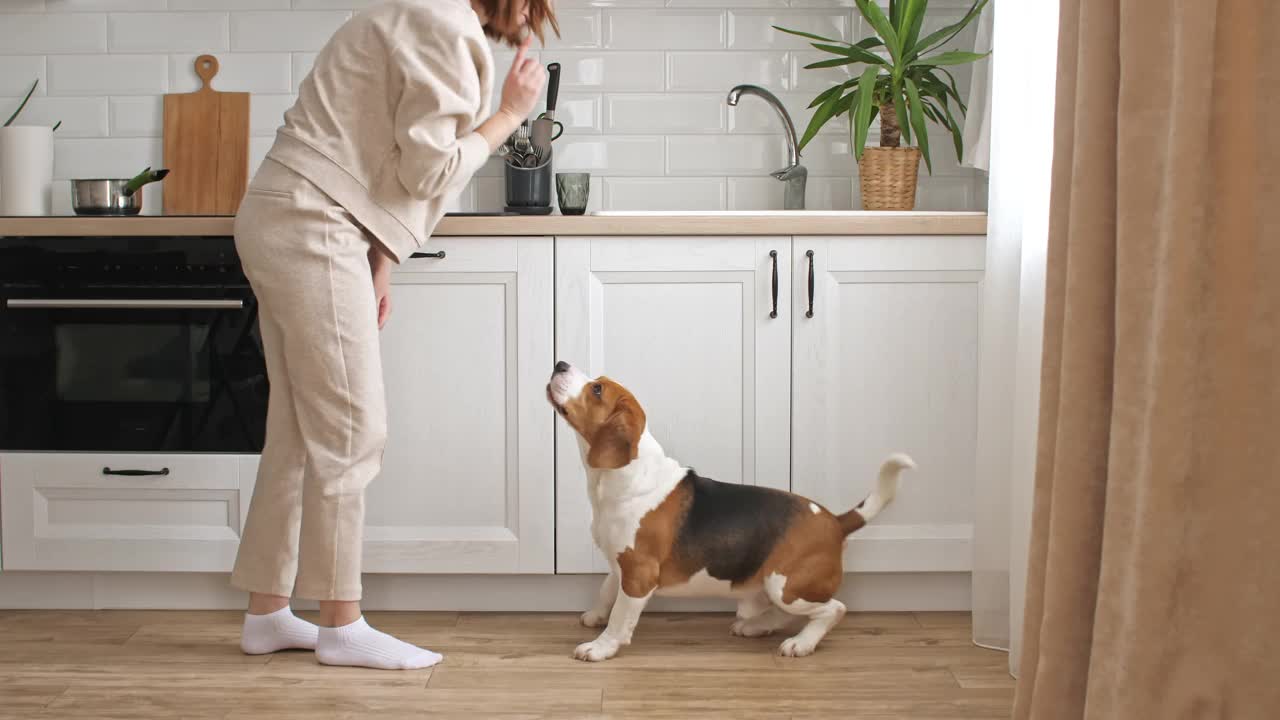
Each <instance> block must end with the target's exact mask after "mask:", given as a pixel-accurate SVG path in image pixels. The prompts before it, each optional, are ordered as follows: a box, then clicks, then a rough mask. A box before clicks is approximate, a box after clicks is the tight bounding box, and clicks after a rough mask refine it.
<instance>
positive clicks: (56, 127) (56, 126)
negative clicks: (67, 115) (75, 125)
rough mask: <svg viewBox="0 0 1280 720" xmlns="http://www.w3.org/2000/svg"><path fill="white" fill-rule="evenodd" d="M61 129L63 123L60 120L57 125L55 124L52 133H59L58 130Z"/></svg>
mask: <svg viewBox="0 0 1280 720" xmlns="http://www.w3.org/2000/svg"><path fill="white" fill-rule="evenodd" d="M60 127H62V121H61V120H59V121H58V122H56V123H54V124H53V130H51V131H50V132H58V128H60Z"/></svg>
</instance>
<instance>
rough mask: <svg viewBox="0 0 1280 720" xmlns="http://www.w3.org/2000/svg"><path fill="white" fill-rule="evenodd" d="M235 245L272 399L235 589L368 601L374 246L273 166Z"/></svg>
mask: <svg viewBox="0 0 1280 720" xmlns="http://www.w3.org/2000/svg"><path fill="white" fill-rule="evenodd" d="M235 237H236V250H237V252H238V253H239V254H240V259H241V262H242V263H243V265H244V270H245V274H246V275H247V276H248V278H249V283H250V284H251V285H252V286H253V290H254V293H255V294H256V295H257V297H258V302H259V311H258V321H259V324H260V327H261V332H262V344H263V349H264V351H265V354H266V362H267V375H268V378H269V379H270V382H271V397H270V400H269V402H268V409H267V438H266V447H265V448H264V449H263V452H262V463H261V465H260V466H259V469H258V479H257V486H256V487H255V488H254V491H253V502H252V503H251V505H250V506H249V518H248V521H247V522H246V524H245V527H244V533H243V536H242V537H241V542H240V552H239V556H238V557H237V558H236V566H235V571H234V573H233V574H232V576H231V582H232V584H233V585H235V586H236V587H238V588H241V589H243V590H248V591H251V592H257V593H267V594H271V595H284V596H289V595H293V594H296V595H297V596H298V597H303V598H308V599H313V600H359V599H360V594H361V588H360V553H361V543H362V536H363V531H364V490H365V487H366V486H367V485H368V484H369V481H370V480H372V479H373V477H374V476H375V475H377V474H378V471H379V470H380V469H381V465H382V449H383V445H384V443H385V442H386V434H387V429H386V414H387V411H386V398H385V394H384V391H383V384H382V362H381V356H380V352H379V347H378V321H377V310H376V307H375V300H374V289H373V279H372V276H371V274H370V270H369V259H368V252H369V248H370V247H371V243H372V242H373V241H372V240H371V238H370V237H369V236H367V235H366V234H365V232H364V230H363V229H362V228H361V227H360V226H359V225H358V224H357V223H356V222H355V220H354V219H353V218H352V217H351V216H350V215H349V214H348V213H347V212H346V211H345V210H343V209H342V208H341V207H338V206H336V205H334V203H333V201H332V200H330V199H329V197H328V196H326V195H325V194H324V193H323V192H321V191H320V190H319V189H318V188H316V187H315V186H314V185H312V184H311V183H310V182H308V181H307V180H306V179H305V178H303V177H301V176H299V175H297V174H296V173H294V172H293V171H291V170H289V169H288V168H286V167H284V166H283V165H280V164H278V163H276V162H273V161H271V160H267V161H266V162H265V163H264V164H263V166H262V168H261V169H260V170H259V171H258V174H257V175H256V176H255V177H254V179H253V182H252V183H251V185H250V188H249V192H248V194H247V195H246V197H245V199H244V202H243V204H242V205H241V207H240V212H239V214H238V215H237V217H236V224H235ZM295 579H296V581H297V584H296V586H295V582H294V581H295Z"/></svg>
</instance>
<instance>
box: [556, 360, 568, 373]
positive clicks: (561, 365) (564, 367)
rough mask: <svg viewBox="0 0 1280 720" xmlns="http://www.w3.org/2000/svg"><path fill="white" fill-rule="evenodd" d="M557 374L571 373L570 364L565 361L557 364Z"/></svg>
mask: <svg viewBox="0 0 1280 720" xmlns="http://www.w3.org/2000/svg"><path fill="white" fill-rule="evenodd" d="M556 372H558V373H562V372H569V363H567V362H565V361H563V360H561V361H560V362H558V363H556Z"/></svg>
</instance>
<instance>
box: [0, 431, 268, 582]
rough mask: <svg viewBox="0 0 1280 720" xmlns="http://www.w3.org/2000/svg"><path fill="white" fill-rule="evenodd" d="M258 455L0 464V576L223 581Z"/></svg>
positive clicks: (27, 459) (36, 458)
mask: <svg viewBox="0 0 1280 720" xmlns="http://www.w3.org/2000/svg"><path fill="white" fill-rule="evenodd" d="M257 469H258V457H257V456H256V455H148V454H137V455H133V454H95V453H48V454H46V453H11V454H5V455H0V480H2V483H3V484H0V511H2V512H3V517H0V532H3V535H4V567H5V569H6V570H66V571H94V570H106V571H168V572H230V571H231V566H232V565H233V564H234V563H235V558H236V548H237V547H238V546H239V542H240V530H241V528H242V527H244V518H245V514H246V513H247V512H248V510H249V498H250V497H251V496H252V494H253V481H254V477H255V475H256V474H257Z"/></svg>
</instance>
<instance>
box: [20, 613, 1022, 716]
mask: <svg viewBox="0 0 1280 720" xmlns="http://www.w3.org/2000/svg"><path fill="white" fill-rule="evenodd" d="M304 615H305V614H304ZM311 616H312V617H314V615H313V614H312V615H311ZM241 617H242V614H241V613H238V612H149V611H123V612H121V611H112V612H84V611H76V612H26V611H3V612H0V720H8V719H9V718H15V719H16V718H22V720H40V719H48V718H69V717H74V718H76V719H77V720H92V719H93V718H104V719H106V718H121V719H124V718H127V719H128V720H161V719H164V720H168V719H169V718H177V717H181V718H195V719H196V720H204V719H206V718H208V719H209V720H249V719H250V718H253V719H257V718H273V720H291V719H294V718H296V719H297V720H324V719H329V718H334V719H338V718H340V719H342V720H357V719H360V720H366V719H367V718H370V717H376V718H378V720H400V719H402V718H405V719H407V718H417V717H422V716H424V715H430V716H431V717H433V718H453V717H457V718H468V720H471V719H473V718H477V717H484V718H488V717H493V718H500V719H501V720H516V719H518V718H547V717H550V718H556V719H557V720H574V719H581V720H588V719H590V720H633V719H634V720H641V719H643V720H687V719H688V718H693V717H696V718H698V719H699V720H720V719H722V718H723V719H725V720H727V719H729V718H733V719H734V720H756V719H757V718H760V719H763V718H768V719H769V720H778V719H781V720H808V719H810V718H814V719H816V718H824V720H825V719H826V718H831V717H858V718H859V720H876V719H879V720H889V719H890V718H892V719H893V720H973V719H974V718H1004V717H1007V716H1008V712H1009V709H1010V706H1011V704H1012V699H1013V682H1012V680H1011V679H1010V678H1009V676H1008V672H1007V656H1006V655H1005V654H1004V653H1000V652H995V651H990V650H984V649H981V648H978V647H975V646H973V645H972V644H971V643H970V642H969V632H970V630H969V623H968V616H967V614H958V613H853V614H850V615H849V616H848V617H847V618H846V619H845V621H844V622H842V623H841V624H840V625H839V626H838V627H836V628H835V629H834V630H833V631H832V632H831V634H830V635H829V636H828V637H827V639H826V641H824V642H823V644H822V645H821V646H820V647H819V649H818V652H817V653H816V654H815V655H813V656H811V657H807V658H781V657H778V655H777V647H778V644H779V643H780V642H781V641H782V639H783V637H785V635H784V634H779V635H777V636H774V637H769V638H753V639H744V638H736V637H733V636H731V635H730V634H729V624H730V623H731V621H732V617H731V616H730V615H726V614H699V613H693V614H679V613H672V614H663V613H651V614H646V615H644V617H643V618H642V619H641V621H640V626H639V628H638V630H637V632H636V637H635V641H634V643H633V644H632V645H630V646H629V647H626V648H624V649H623V650H622V652H621V654H620V655H619V656H618V657H617V658H615V659H613V660H610V661H608V662H605V663H599V664H584V663H580V662H578V661H576V660H573V659H572V658H571V657H570V653H571V652H572V651H573V648H574V646H576V645H577V644H578V643H580V642H584V641H586V640H590V639H592V638H593V637H595V635H596V634H597V633H598V631H597V630H592V629H588V628H584V627H581V626H580V625H579V624H578V620H577V615H576V614H570V613H547V614H537V613H500V614H486V613H371V614H370V621H371V622H372V623H373V624H374V625H375V626H376V627H379V628H381V629H384V630H387V631H389V632H392V633H394V634H396V635H399V636H400V637H403V638H404V639H406V640H408V641H410V642H415V643H419V644H422V645H425V646H427V647H430V648H432V649H434V650H438V651H440V652H443V653H444V654H445V657H446V659H445V662H444V664H443V665H441V666H439V667H437V668H433V669H428V670H423V671H416V672H407V673H401V672H381V671H373V670H363V669H354V668H331V667H324V666H321V665H319V664H318V663H316V661H315V658H314V656H313V655H312V654H310V653H306V652H284V653H277V654H275V655H271V656H257V657H250V656H246V655H243V654H242V653H240V651H239V647H238V641H239V632H240V622H241Z"/></svg>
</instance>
